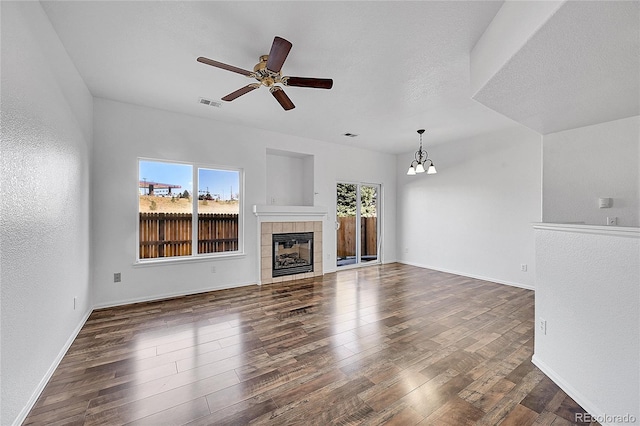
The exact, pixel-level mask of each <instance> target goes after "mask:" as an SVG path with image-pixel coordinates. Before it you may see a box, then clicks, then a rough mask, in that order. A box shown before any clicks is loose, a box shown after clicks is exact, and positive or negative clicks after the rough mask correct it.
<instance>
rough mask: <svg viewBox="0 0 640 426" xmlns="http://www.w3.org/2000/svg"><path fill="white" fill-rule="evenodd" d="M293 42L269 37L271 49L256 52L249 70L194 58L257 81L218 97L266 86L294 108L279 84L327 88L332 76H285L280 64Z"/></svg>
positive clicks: (227, 98) (229, 98)
mask: <svg viewBox="0 0 640 426" xmlns="http://www.w3.org/2000/svg"><path fill="white" fill-rule="evenodd" d="M292 46H293V45H292V44H291V43H290V42H288V41H287V40H285V39H283V38H282V37H278V36H276V37H275V38H274V39H273V44H272V45H271V51H270V52H269V54H268V55H262V56H260V62H258V63H257V64H256V66H255V67H253V71H249V70H245V69H242V68H238V67H234V66H233V65H227V64H223V63H222V62H218V61H214V60H213V59H208V58H204V57H202V56H201V57H199V58H198V62H202V63H203V64H207V65H211V66H212V67H216V68H221V69H223V70H227V71H232V72H236V73H238V74H242V75H245V76H247V77H249V78H255V79H256V80H258V83H251V84H248V85H246V86H244V87H242V88H240V89H238V90H236V91H235V92H231V93H229V94H228V95H227V96H225V97H224V98H222V100H223V101H229V102H230V101H232V100H234V99H236V98H239V97H240V96H242V95H245V94H247V93H249V92H251V91H252V90H255V89H257V88H258V87H260V86H266V87H268V88H269V91H270V92H271V94H272V95H273V97H274V98H276V100H277V101H278V102H279V103H280V105H281V106H282V108H284V109H285V111H288V110H290V109H293V108H295V107H296V106H295V105H294V104H293V102H291V99H289V97H288V96H287V94H286V93H285V92H284V90H283V89H282V86H295V87H312V88H316V89H331V87H333V80H332V79H330V78H309V77H288V76H283V75H281V74H280V70H281V69H282V64H284V61H285V59H287V55H288V54H289V51H290V50H291V47H292Z"/></svg>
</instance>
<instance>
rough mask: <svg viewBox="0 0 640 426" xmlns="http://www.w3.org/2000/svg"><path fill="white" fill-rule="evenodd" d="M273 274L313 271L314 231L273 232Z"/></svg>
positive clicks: (277, 275) (278, 275) (273, 275)
mask: <svg viewBox="0 0 640 426" xmlns="http://www.w3.org/2000/svg"><path fill="white" fill-rule="evenodd" d="M272 240H273V249H272V262H271V276H272V277H281V276H284V275H293V274H304V273H306V272H313V232H290V233H284V234H273V235H272Z"/></svg>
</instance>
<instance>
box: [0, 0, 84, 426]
mask: <svg viewBox="0 0 640 426" xmlns="http://www.w3.org/2000/svg"><path fill="white" fill-rule="evenodd" d="M0 7H1V9H2V26H1V27H2V54H1V56H2V102H1V108H2V142H1V147H2V158H1V164H2V180H1V186H2V197H0V200H1V206H2V214H1V215H0V223H1V227H0V238H1V246H0V250H1V260H0V271H1V276H0V279H1V281H2V302H1V305H2V309H1V318H2V325H1V331H2V332H1V336H2V337H1V346H2V367H1V373H2V374H1V377H2V398H1V399H2V403H1V406H2V418H1V419H0V423H1V424H3V425H9V424H12V423H14V422H15V423H20V422H21V421H22V419H23V418H24V416H26V414H27V410H28V409H29V408H30V407H31V404H32V403H34V402H35V397H36V396H37V395H38V394H39V392H40V390H41V389H42V387H43V386H44V384H45V381H46V380H47V379H48V377H49V375H50V374H51V373H52V372H53V368H54V367H55V366H56V365H57V363H58V362H59V360H60V358H61V356H62V355H63V354H64V351H65V350H66V348H67V345H68V344H70V342H71V340H70V339H72V338H73V337H75V334H76V332H77V331H78V329H79V327H80V326H81V325H82V324H83V323H84V320H85V318H86V315H88V313H89V312H90V309H91V306H92V304H91V301H90V297H91V295H90V285H89V263H90V261H89V256H90V245H89V229H90V226H89V158H90V151H91V133H92V98H91V94H90V93H89V91H88V90H87V88H86V86H85V85H84V83H83V81H82V80H81V78H80V76H79V75H78V73H77V71H76V69H75V67H74V66H73V64H72V63H71V61H70V59H69V57H68V56H67V54H66V51H65V50H64V48H63V47H62V44H61V43H60V41H59V39H58V37H57V35H56V33H55V32H54V30H53V28H52V27H51V24H50V23H49V20H48V19H47V18H46V16H45V14H44V12H43V10H42V7H41V6H40V3H38V2H16V3H14V2H5V1H3V2H2V3H1V5H0ZM74 296H75V297H77V306H76V309H75V310H74V308H73V297H74Z"/></svg>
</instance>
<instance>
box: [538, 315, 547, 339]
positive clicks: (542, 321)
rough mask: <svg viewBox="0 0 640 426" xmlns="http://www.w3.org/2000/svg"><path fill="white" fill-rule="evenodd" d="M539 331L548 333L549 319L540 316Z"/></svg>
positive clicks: (544, 333) (543, 333)
mask: <svg viewBox="0 0 640 426" xmlns="http://www.w3.org/2000/svg"><path fill="white" fill-rule="evenodd" d="M538 331H539V332H540V334H542V335H546V334H547V320H546V319H544V318H540V319H539V320H538Z"/></svg>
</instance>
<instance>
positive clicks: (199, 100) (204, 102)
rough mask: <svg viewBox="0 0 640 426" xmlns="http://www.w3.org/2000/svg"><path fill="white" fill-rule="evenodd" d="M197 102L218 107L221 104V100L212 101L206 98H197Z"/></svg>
mask: <svg viewBox="0 0 640 426" xmlns="http://www.w3.org/2000/svg"><path fill="white" fill-rule="evenodd" d="M198 102H199V103H201V104H203V105H208V106H212V107H216V108H220V107H221V106H222V102H216V101H212V100H211V99H207V98H198Z"/></svg>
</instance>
